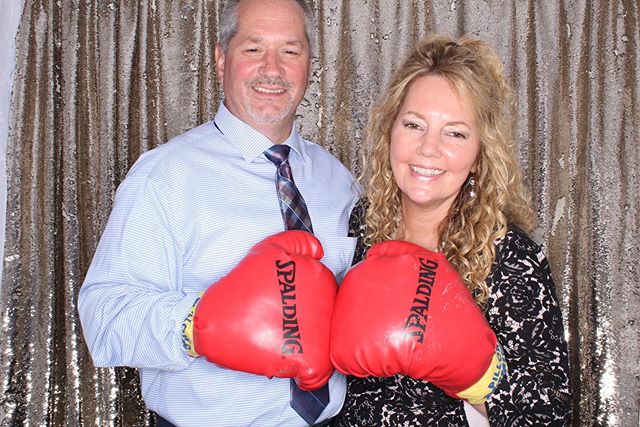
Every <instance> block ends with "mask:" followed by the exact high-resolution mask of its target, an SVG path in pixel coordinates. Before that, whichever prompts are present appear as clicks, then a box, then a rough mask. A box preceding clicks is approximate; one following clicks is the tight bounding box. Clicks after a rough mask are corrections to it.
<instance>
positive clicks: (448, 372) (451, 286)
mask: <svg viewBox="0 0 640 427" xmlns="http://www.w3.org/2000/svg"><path fill="white" fill-rule="evenodd" d="M331 361H332V362H333V365H334V366H335V367H336V369H338V370H339V371H340V372H342V373H344V374H348V375H355V376H358V377H366V376H377V377H386V376H392V375H396V374H402V375H407V376H409V377H411V378H414V379H419V380H428V381H430V382H431V383H433V384H435V385H437V386H438V387H440V388H442V389H443V390H444V391H445V393H447V394H448V395H450V396H453V397H456V398H463V399H467V400H469V401H470V402H471V403H482V402H484V400H486V398H487V397H488V396H489V395H490V394H491V392H492V391H493V389H495V386H496V385H497V383H498V382H499V381H500V379H501V378H502V375H504V373H505V371H506V364H505V363H504V356H503V354H502V351H501V348H500V347H499V346H498V345H497V340H496V336H495V334H494V333H493V331H492V330H491V328H490V327H489V324H488V323H487V321H486V320H485V318H484V316H483V315H482V312H481V311H480V309H479V307H478V306H477V304H476V303H475V301H474V300H473V298H472V296H471V293H470V292H469V290H468V289H467V288H466V287H465V285H464V283H463V281H462V279H461V278H460V276H459V275H458V273H457V272H456V270H455V269H454V268H453V267H452V266H451V265H450V264H449V262H448V261H447V259H446V258H445V256H444V255H443V254H441V253H435V252H431V251H428V250H426V249H424V248H422V247H420V246H417V245H414V244H412V243H408V242H400V241H389V242H384V243H380V244H377V245H375V246H373V247H372V248H371V249H370V250H369V252H368V254H367V257H366V259H364V260H363V261H362V262H360V263H359V264H357V265H356V266H354V267H353V268H352V269H351V270H350V271H349V272H348V273H347V275H346V277H345V278H344V280H343V281H342V284H341V286H340V290H339V291H338V296H337V299H336V302H335V306H334V313H333V318H332V323H331Z"/></svg>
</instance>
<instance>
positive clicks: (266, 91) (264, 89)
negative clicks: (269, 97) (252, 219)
mask: <svg viewBox="0 0 640 427" xmlns="http://www.w3.org/2000/svg"><path fill="white" fill-rule="evenodd" d="M254 89H255V90H256V92H260V93H284V89H267V88H264V87H260V86H255V87H254Z"/></svg>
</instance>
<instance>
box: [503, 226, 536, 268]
mask: <svg viewBox="0 0 640 427" xmlns="http://www.w3.org/2000/svg"><path fill="white" fill-rule="evenodd" d="M495 245H496V249H497V250H496V263H500V262H502V261H505V260H508V259H511V260H515V259H521V260H528V259H530V260H536V261H537V262H542V261H543V260H544V259H545V255H544V252H543V250H542V248H541V246H540V245H539V244H538V243H536V242H535V241H534V240H533V239H532V238H531V237H530V236H529V235H528V234H527V233H526V232H525V231H524V230H522V229H521V228H519V227H517V226H514V225H510V226H509V227H508V229H507V233H506V234H505V236H504V237H502V238H501V239H498V240H497V241H496V242H495Z"/></svg>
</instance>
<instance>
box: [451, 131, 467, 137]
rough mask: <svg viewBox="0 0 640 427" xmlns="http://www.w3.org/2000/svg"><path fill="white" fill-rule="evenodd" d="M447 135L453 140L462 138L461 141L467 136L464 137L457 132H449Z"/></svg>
mask: <svg viewBox="0 0 640 427" xmlns="http://www.w3.org/2000/svg"><path fill="white" fill-rule="evenodd" d="M449 135H450V136H452V137H454V138H462V139H467V135H465V134H464V133H462V132H458V131H452V132H449Z"/></svg>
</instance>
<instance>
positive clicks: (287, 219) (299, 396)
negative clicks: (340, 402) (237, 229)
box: [264, 145, 329, 424]
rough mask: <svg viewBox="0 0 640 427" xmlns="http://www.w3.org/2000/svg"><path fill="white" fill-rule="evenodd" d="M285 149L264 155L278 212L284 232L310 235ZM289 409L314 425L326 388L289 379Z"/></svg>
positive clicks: (325, 399)
mask: <svg viewBox="0 0 640 427" xmlns="http://www.w3.org/2000/svg"><path fill="white" fill-rule="evenodd" d="M290 149H291V147H289V146H288V145H274V146H273V147H271V148H269V149H268V150H267V151H265V152H264V154H265V156H267V159H269V160H270V161H271V162H272V163H273V164H275V165H276V189H277V190H278V200H279V201H280V212H281V213H282V220H283V221H284V227H285V229H287V230H305V231H308V232H310V233H313V227H312V225H311V218H310V217H309V211H308V210H307V204H306V203H305V202H304V199H303V198H302V194H300V192H299V191H298V187H296V184H295V183H294V182H293V175H292V174H291V166H289V150H290ZM290 384H291V407H292V408H293V409H294V410H295V411H296V412H297V413H298V414H299V415H300V416H301V417H302V418H304V420H305V421H306V422H307V423H309V424H313V423H315V422H316V420H317V419H318V417H319V416H320V414H321V413H322V411H323V410H324V408H325V407H326V406H327V405H328V404H329V387H328V385H324V386H323V387H321V388H319V389H318V390H313V391H304V390H301V389H300V388H299V387H298V385H297V384H296V382H295V381H294V380H293V378H292V379H291V383H290Z"/></svg>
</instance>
